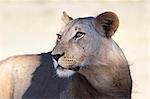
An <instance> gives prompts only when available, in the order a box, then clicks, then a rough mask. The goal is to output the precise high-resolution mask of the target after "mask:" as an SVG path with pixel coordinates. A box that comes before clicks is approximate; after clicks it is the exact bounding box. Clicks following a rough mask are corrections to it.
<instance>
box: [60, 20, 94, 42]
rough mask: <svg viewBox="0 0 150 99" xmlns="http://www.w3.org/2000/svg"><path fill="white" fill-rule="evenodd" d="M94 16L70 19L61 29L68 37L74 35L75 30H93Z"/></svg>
mask: <svg viewBox="0 0 150 99" xmlns="http://www.w3.org/2000/svg"><path fill="white" fill-rule="evenodd" d="M92 20H93V17H85V18H77V19H74V20H72V21H70V22H69V23H68V24H66V25H65V26H64V27H63V28H62V29H61V31H60V33H61V34H62V35H63V36H65V39H66V37H73V36H74V35H75V34H76V32H75V31H82V32H86V31H89V30H91V28H92V27H93V25H92Z"/></svg>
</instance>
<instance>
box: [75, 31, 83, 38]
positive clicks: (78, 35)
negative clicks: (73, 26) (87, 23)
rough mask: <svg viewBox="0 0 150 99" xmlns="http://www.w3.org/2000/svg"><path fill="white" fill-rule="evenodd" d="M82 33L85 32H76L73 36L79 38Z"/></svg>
mask: <svg viewBox="0 0 150 99" xmlns="http://www.w3.org/2000/svg"><path fill="white" fill-rule="evenodd" d="M83 35H85V33H83V32H77V33H76V35H75V36H74V38H75V39H76V38H80V37H82V36H83Z"/></svg>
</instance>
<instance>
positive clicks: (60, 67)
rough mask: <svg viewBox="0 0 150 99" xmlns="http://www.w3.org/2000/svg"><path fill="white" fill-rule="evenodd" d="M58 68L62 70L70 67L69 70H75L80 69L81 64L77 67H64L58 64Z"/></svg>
mask: <svg viewBox="0 0 150 99" xmlns="http://www.w3.org/2000/svg"><path fill="white" fill-rule="evenodd" d="M57 69H60V70H64V69H68V70H73V71H76V72H77V71H79V70H80V66H77V67H74V68H64V67H62V66H60V65H58V66H57Z"/></svg>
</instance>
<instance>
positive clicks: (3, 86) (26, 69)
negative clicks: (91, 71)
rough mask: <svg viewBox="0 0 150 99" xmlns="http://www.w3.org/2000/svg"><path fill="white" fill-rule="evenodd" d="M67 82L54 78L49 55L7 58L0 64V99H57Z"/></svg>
mask: <svg viewBox="0 0 150 99" xmlns="http://www.w3.org/2000/svg"><path fill="white" fill-rule="evenodd" d="M67 80H68V79H67ZM67 80H66V79H63V81H62V80H61V79H60V78H58V77H57V76H56V74H55V70H54V68H53V62H52V58H51V54H50V53H43V54H33V55H19V56H13V57H9V58H7V59H5V60H3V61H1V62H0V99H22V98H23V99H28V98H30V99H31V98H33V99H37V98H38V99H43V98H58V97H59V94H60V92H61V91H62V90H63V88H65V85H67ZM60 82H63V83H61V84H60Z"/></svg>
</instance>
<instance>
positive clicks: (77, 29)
mask: <svg viewBox="0 0 150 99" xmlns="http://www.w3.org/2000/svg"><path fill="white" fill-rule="evenodd" d="M63 20H64V22H65V23H66V25H65V26H64V27H63V28H62V29H61V30H60V32H59V34H57V36H58V38H57V42H56V46H55V47H54V49H53V51H52V55H53V58H54V65H55V68H56V71H57V74H58V76H60V77H66V76H71V75H72V74H74V73H76V72H78V71H79V70H80V69H81V68H84V67H85V66H87V65H90V64H92V63H94V62H96V61H95V60H99V62H101V64H105V63H106V62H105V61H104V60H105V58H104V57H105V54H104V53H103V52H104V51H105V50H107V49H105V46H107V44H106V45H105V43H110V44H111V42H113V41H112V40H111V37H112V35H113V34H114V33H115V31H116V30H117V28H118V25H119V20H118V17H117V15H116V14H115V13H113V12H104V13H102V14H100V15H98V16H97V17H85V18H76V19H73V18H71V17H70V16H68V15H67V14H66V13H65V12H64V13H63ZM103 42H105V43H103ZM107 48H108V49H109V47H107ZM102 53H103V54H102Z"/></svg>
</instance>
